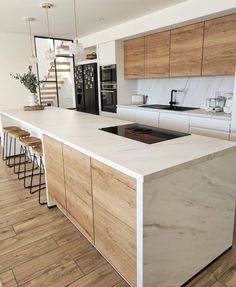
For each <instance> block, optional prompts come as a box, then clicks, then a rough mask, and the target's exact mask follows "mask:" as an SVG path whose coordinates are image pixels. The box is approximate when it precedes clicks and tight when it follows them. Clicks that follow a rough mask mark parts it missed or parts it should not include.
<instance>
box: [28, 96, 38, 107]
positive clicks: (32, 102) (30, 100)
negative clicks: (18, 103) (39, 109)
mask: <svg viewBox="0 0 236 287" xmlns="http://www.w3.org/2000/svg"><path fill="white" fill-rule="evenodd" d="M38 104H39V101H38V95H37V94H33V93H32V94H31V95H28V106H30V107H33V106H37V105H38Z"/></svg>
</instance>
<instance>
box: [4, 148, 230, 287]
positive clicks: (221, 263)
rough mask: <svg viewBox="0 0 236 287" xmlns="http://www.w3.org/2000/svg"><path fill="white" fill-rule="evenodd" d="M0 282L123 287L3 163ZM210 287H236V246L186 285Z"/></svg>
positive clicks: (78, 236)
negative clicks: (39, 203) (40, 204)
mask: <svg viewBox="0 0 236 287" xmlns="http://www.w3.org/2000/svg"><path fill="white" fill-rule="evenodd" d="M0 155H1V152H0ZM0 282H1V283H2V286H3V287H15V286H24V287H26V286H32V287H35V286H38V287H44V286H47V287H54V286H55V287H64V286H68V287H128V285H127V284H126V283H125V281H124V280H122V278H121V277H120V276H119V275H118V274H117V273H116V272H115V270H114V269H113V268H112V267H111V266H110V265H109V264H108V263H107V262H106V261H105V260H104V259H103V258H102V256H101V255H100V254H99V253H98V252H97V251H96V249H95V248H94V247H93V246H92V245H91V244H90V243H89V242H88V241H87V240H86V239H85V238H84V237H83V236H82V234H81V233H80V232H79V231H78V230H77V229H76V228H75V227H74V226H73V225H72V224H71V223H70V221H69V220H68V219H67V218H66V217H65V216H64V215H63V214H62V213H61V212H60V211H59V210H58V209H57V208H53V209H50V210H49V209H48V208H47V207H46V206H39V205H38V203H37V194H35V195H29V192H28V191H27V190H25V189H24V188H23V186H22V182H19V181H18V180H17V179H16V177H15V176H14V175H13V174H12V170H11V169H9V168H7V167H6V166H5V164H4V163H3V162H2V161H0ZM0 286H1V284H0ZM210 286H212V287H226V286H227V287H236V247H234V248H233V249H232V250H231V251H229V252H228V253H227V254H225V255H224V256H223V257H221V258H220V259H219V260H218V261H216V262H215V263H214V264H212V265H211V266H210V267H209V268H208V269H207V270H206V271H204V272H203V273H202V274H200V275H199V276H198V277H197V278H195V279H194V280H193V281H192V282H191V283H189V284H188V287H210ZM143 287H145V286H143ZM153 287H157V286H153Z"/></svg>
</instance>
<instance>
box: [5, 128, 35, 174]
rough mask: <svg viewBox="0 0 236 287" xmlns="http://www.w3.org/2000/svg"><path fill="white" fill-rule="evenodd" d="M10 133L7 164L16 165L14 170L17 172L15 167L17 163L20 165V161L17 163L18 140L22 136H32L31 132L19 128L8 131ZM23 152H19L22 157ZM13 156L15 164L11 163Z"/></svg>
mask: <svg viewBox="0 0 236 287" xmlns="http://www.w3.org/2000/svg"><path fill="white" fill-rule="evenodd" d="M8 135H9V137H10V143H9V150H8V160H7V161H6V164H7V166H9V167H14V172H15V167H16V165H18V163H16V157H17V155H16V140H20V139H22V138H27V137H29V136H30V133H29V132H27V131H25V130H22V129H18V130H12V131H9V132H8ZM12 140H13V154H12ZM21 156H22V154H21V153H20V154H19V157H20V159H21ZM11 158H13V159H14V162H13V164H12V163H11Z"/></svg>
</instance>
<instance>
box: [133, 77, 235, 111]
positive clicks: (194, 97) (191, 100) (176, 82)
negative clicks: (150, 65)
mask: <svg viewBox="0 0 236 287" xmlns="http://www.w3.org/2000/svg"><path fill="white" fill-rule="evenodd" d="M172 89H175V90H181V92H178V93H177V94H176V100H177V102H178V105H181V106H188V107H190V106H191V107H201V108H204V107H205V101H206V98H209V97H215V92H218V91H219V92H221V95H223V94H224V93H228V92H231V93H232V92H233V90H234V76H214V77H181V78H167V79H141V80H138V83H137V94H143V95H148V102H147V103H148V104H168V103H169V101H170V93H171V90H172Z"/></svg>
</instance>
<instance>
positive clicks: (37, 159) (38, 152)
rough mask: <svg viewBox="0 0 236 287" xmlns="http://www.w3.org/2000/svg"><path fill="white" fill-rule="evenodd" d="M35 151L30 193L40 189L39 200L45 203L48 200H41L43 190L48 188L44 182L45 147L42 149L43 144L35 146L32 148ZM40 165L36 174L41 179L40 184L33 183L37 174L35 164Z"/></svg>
mask: <svg viewBox="0 0 236 287" xmlns="http://www.w3.org/2000/svg"><path fill="white" fill-rule="evenodd" d="M32 152H33V168H32V174H31V183H30V185H31V187H30V193H31V194H32V193H35V192H37V191H38V193H39V196H38V202H39V204H41V205H43V204H46V203H47V202H41V191H42V190H44V189H46V183H45V182H42V176H43V175H44V165H43V149H42V144H40V145H37V146H34V147H33V148H32ZM35 163H36V164H37V165H39V173H38V174H36V175H39V181H38V184H35V185H33V178H34V176H35V173H34V171H35V168H34V164H35ZM35 187H37V189H36V190H34V191H33V188H35Z"/></svg>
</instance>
